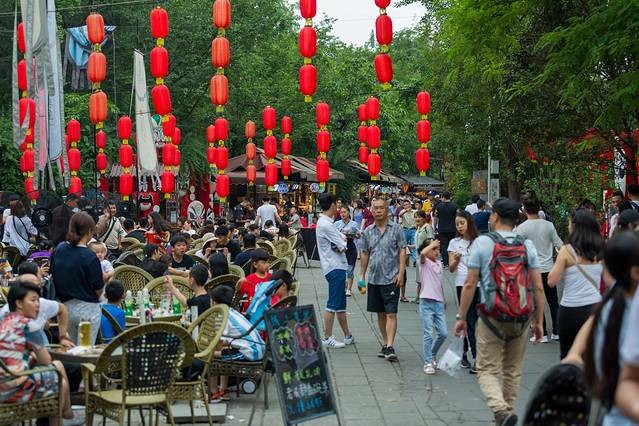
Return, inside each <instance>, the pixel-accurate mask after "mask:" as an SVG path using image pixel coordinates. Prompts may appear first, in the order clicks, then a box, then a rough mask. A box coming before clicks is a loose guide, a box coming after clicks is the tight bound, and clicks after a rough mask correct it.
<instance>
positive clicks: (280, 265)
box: [269, 257, 293, 273]
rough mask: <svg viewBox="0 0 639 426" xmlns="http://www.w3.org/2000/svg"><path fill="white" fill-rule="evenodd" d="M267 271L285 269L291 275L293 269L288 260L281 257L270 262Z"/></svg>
mask: <svg viewBox="0 0 639 426" xmlns="http://www.w3.org/2000/svg"><path fill="white" fill-rule="evenodd" d="M269 269H271V270H273V271H277V270H280V269H285V270H287V271H288V272H291V273H293V269H292V268H291V262H289V260H288V259H287V258H285V257H282V258H280V259H277V260H276V261H274V262H271V265H270V266H269Z"/></svg>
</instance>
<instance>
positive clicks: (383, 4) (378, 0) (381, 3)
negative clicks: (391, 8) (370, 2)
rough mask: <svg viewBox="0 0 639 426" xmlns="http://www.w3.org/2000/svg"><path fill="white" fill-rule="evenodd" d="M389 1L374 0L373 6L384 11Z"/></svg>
mask: <svg viewBox="0 0 639 426" xmlns="http://www.w3.org/2000/svg"><path fill="white" fill-rule="evenodd" d="M390 2H391V0H375V5H376V6H377V7H379V8H380V9H386V8H387V7H388V5H390Z"/></svg>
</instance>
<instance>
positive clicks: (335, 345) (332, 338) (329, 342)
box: [322, 336, 346, 349]
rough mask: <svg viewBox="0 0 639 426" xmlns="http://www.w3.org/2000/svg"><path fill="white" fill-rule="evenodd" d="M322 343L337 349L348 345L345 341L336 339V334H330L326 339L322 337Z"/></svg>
mask: <svg viewBox="0 0 639 426" xmlns="http://www.w3.org/2000/svg"><path fill="white" fill-rule="evenodd" d="M322 345H324V346H326V347H327V348H335V349H341V348H343V347H344V346H346V345H345V344H344V343H343V342H340V341H338V340H337V339H335V336H330V337H327V338H326V339H322Z"/></svg>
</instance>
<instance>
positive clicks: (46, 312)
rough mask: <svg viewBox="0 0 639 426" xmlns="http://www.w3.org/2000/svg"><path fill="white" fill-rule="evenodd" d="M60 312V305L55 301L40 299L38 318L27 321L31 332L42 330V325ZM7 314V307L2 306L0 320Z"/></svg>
mask: <svg viewBox="0 0 639 426" xmlns="http://www.w3.org/2000/svg"><path fill="white" fill-rule="evenodd" d="M59 311H60V304H59V303H58V302H56V301H55V300H49V299H45V298H44V297H41V298H40V310H38V316H37V318H36V319H34V320H31V321H29V323H30V324H31V328H32V329H33V330H35V329H37V330H42V329H44V324H45V323H46V322H47V321H48V320H50V319H51V318H53V317H55V316H57V315H58V312H59ZM8 313H9V305H8V304H7V305H4V306H3V307H2V309H0V320H1V319H2V318H4V316H5V315H7V314H8Z"/></svg>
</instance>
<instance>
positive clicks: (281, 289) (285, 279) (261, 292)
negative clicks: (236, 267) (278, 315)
mask: <svg viewBox="0 0 639 426" xmlns="http://www.w3.org/2000/svg"><path fill="white" fill-rule="evenodd" d="M279 280H282V284H281V285H279V286H278V287H277V288H275V287H274V286H275V284H276V283H277V281H279ZM292 287H293V276H292V275H291V273H290V272H288V271H287V270H285V269H280V270H278V271H275V272H273V274H271V279H270V280H269V281H265V282H263V283H260V284H258V286H257V287H256V288H255V296H253V300H252V301H251V304H250V305H249V307H248V309H247V310H246V313H245V315H246V317H247V318H248V319H249V321H251V323H253V324H255V323H256V322H258V321H259V322H260V323H259V325H258V326H257V329H258V330H260V331H264V330H266V325H265V323H264V321H262V316H263V315H264V312H265V311H266V310H267V309H268V308H270V307H271V306H273V305H275V304H276V303H277V302H279V301H280V300H282V299H283V298H285V297H287V296H288V294H289V292H290V291H291V288H292Z"/></svg>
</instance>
